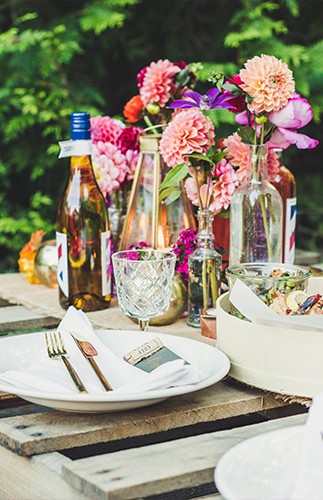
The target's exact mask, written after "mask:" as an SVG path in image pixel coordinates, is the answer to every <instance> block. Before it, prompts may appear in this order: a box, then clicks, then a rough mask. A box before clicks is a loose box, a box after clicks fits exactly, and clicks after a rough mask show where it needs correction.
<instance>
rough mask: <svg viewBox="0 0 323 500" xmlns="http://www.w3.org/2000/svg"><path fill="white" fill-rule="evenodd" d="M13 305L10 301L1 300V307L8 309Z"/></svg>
mask: <svg viewBox="0 0 323 500" xmlns="http://www.w3.org/2000/svg"><path fill="white" fill-rule="evenodd" d="M11 305H12V306H13V305H14V304H10V302H9V301H8V300H6V299H1V298H0V307H8V306H11Z"/></svg>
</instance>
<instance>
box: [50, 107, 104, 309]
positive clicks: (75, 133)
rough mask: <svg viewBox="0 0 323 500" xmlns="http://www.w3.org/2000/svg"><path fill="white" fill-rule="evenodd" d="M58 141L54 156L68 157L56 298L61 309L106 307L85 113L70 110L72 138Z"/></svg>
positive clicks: (99, 211) (100, 217)
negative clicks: (68, 170) (70, 307)
mask: <svg viewBox="0 0 323 500" xmlns="http://www.w3.org/2000/svg"><path fill="white" fill-rule="evenodd" d="M59 144H60V146H61V153H60V156H59V158H64V157H70V158H71V164H70V176H69V179H68V183H67V187H66V189H65V192H64V193H63V196H62V198H61V200H60V202H59V206H58V212H57V220H56V228H57V232H56V245H57V252H58V264H57V281H58V284H59V302H60V305H61V306H62V307H63V309H68V307H69V306H74V307H76V308H77V309H82V311H84V312H88V311H96V310H99V309H106V308H107V307H109V305H110V300H111V275H110V272H111V271H110V254H111V249H110V241H111V240H110V231H109V222H108V211H107V205H106V201H105V199H104V197H103V195H102V193H101V191H100V189H99V187H98V184H97V182H96V179H95V175H94V172H93V168H92V164H91V159H90V155H91V147H92V142H91V130H90V114H89V113H72V115H71V140H70V141H64V142H60V143H59Z"/></svg>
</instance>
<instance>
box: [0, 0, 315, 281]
mask: <svg viewBox="0 0 323 500" xmlns="http://www.w3.org/2000/svg"><path fill="white" fill-rule="evenodd" d="M322 22H323V1H322V0H299V1H298V0H271V1H268V2H264V1H261V0H153V1H151V0H92V1H86V0H69V1H66V0H52V1H51V0H46V1H44V0H2V1H1V2H0V272H10V271H16V270H17V259H18V256H19V255H18V254H19V250H20V249H21V248H22V247H23V245H24V244H25V243H26V242H27V241H29V238H30V235H31V233H32V232H34V231H35V230H36V229H43V230H44V231H46V233H47V234H46V239H49V238H52V237H54V231H55V218H56V209H57V205H58V201H59V198H60V196H61V194H62V192H63V189H64V186H65V184H66V181H67V176H68V172H69V165H68V160H59V161H58V159H57V157H58V153H59V147H58V144H57V143H58V141H59V140H66V139H68V138H69V120H70V113H71V112H73V111H89V112H90V113H91V115H92V116H95V115H97V114H101V115H109V116H116V117H122V110H123V106H124V105H125V103H126V102H127V101H128V100H129V99H130V98H131V97H132V96H133V95H135V94H137V93H138V89H137V86H136V84H137V80H136V75H137V73H138V72H139V71H140V70H141V69H142V68H143V67H145V66H146V65H148V64H150V62H151V61H157V60H158V59H165V58H168V59H170V60H171V61H179V60H184V61H185V62H187V63H189V62H202V63H203V69H202V71H201V72H200V73H199V80H198V82H197V85H196V90H198V91H200V92H204V91H206V90H208V89H209V88H210V84H209V83H208V82H207V77H208V75H209V74H210V72H211V71H214V70H215V71H221V72H224V73H226V74H228V75H230V76H232V75H233V74H235V73H236V72H237V71H239V69H240V68H241V67H242V65H243V63H244V62H245V61H246V60H247V59H248V58H250V57H253V56H254V55H261V53H265V54H270V55H275V56H276V57H279V58H282V59H283V60H284V62H286V63H287V64H288V65H289V67H290V68H291V69H292V70H293V72H294V76H295V81H296V90H297V92H299V93H300V94H301V95H302V96H303V97H306V98H307V99H308V101H309V102H310V103H311V105H312V107H313V111H314V120H313V121H312V122H311V124H309V125H308V126H307V127H306V128H304V129H303V130H302V132H303V131H304V133H307V134H308V135H310V136H311V137H315V138H316V139H319V140H320V145H319V146H318V147H317V148H316V149H314V150H310V151H307V150H305V151H302V150H298V149H296V147H293V146H292V147H291V148H289V150H288V151H286V152H285V153H284V161H285V164H286V166H288V167H289V168H290V170H291V171H292V172H293V173H294V175H295V177H296V181H297V197H298V210H299V212H300V213H299V216H298V222H297V228H298V232H297V246H298V247H302V248H307V249H311V250H320V251H321V250H323V203H322V201H323V176H322V174H321V156H322V155H321V152H322V146H321V144H322V140H323V137H322V135H323V134H322V127H321V125H320V120H321V115H322V111H323V66H322V60H323V34H322ZM213 120H214V122H215V124H216V127H217V136H218V137H222V136H225V135H227V134H229V133H232V132H233V131H234V130H235V128H236V127H235V124H234V116H233V114H230V113H227V112H220V111H218V112H214V115H213Z"/></svg>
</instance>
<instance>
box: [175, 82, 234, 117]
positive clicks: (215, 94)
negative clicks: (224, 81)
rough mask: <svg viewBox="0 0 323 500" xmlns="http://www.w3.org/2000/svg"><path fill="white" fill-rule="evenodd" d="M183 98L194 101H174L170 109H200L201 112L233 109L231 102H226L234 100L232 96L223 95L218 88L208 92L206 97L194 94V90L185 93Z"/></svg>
mask: <svg viewBox="0 0 323 500" xmlns="http://www.w3.org/2000/svg"><path fill="white" fill-rule="evenodd" d="M183 96H184V97H188V98H190V99H192V101H185V100H176V101H173V102H172V103H171V104H170V105H169V107H170V108H176V109H177V108H180V109H188V108H200V110H201V111H204V110H206V109H217V108H218V109H224V108H230V107H232V105H231V104H230V103H229V102H226V101H229V100H231V99H232V95H231V94H226V95H224V94H221V92H220V91H219V89H217V88H216V87H214V88H213V89H211V90H208V91H207V93H206V94H205V95H201V94H199V93H198V92H194V90H192V91H190V92H185V94H183Z"/></svg>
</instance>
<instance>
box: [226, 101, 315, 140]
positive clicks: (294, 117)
mask: <svg viewBox="0 0 323 500" xmlns="http://www.w3.org/2000/svg"><path fill="white" fill-rule="evenodd" d="M312 118H313V111H312V108H311V106H310V104H309V103H308V102H307V100H306V99H304V98H303V97H301V96H300V95H299V94H297V93H296V92H295V93H294V95H293V97H292V98H291V99H290V100H289V101H288V103H287V104H286V106H285V107H284V108H282V109H280V110H279V111H273V112H271V113H269V114H268V120H269V121H270V122H271V123H272V124H273V125H276V127H277V128H276V130H275V131H274V133H273V135H272V137H271V139H270V141H268V148H269V149H274V148H279V149H287V148H288V147H289V146H290V145H291V144H295V145H296V147H297V148H298V149H312V148H315V147H316V146H317V145H318V142H319V141H317V140H316V139H312V138H311V137H308V136H307V135H305V134H299V133H298V132H297V130H296V129H299V128H301V127H304V126H305V125H307V124H308V123H309V122H310V121H311V120H312ZM235 120H236V122H237V123H239V124H240V125H248V124H249V123H248V114H247V111H243V112H242V113H240V114H238V115H236V117H235ZM251 126H252V127H254V115H251ZM260 127H261V125H257V135H259V134H260Z"/></svg>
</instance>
